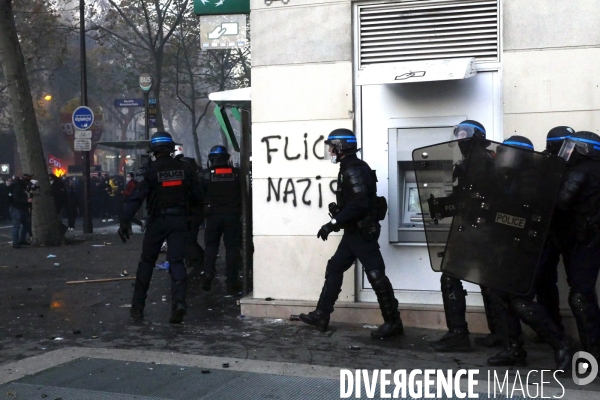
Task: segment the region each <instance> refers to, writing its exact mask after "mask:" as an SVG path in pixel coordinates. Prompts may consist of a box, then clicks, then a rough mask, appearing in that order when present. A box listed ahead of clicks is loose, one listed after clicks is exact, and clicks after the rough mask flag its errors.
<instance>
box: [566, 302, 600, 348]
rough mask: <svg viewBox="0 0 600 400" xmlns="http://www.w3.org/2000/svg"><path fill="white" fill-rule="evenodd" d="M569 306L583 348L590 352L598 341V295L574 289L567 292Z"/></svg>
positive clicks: (599, 312)
mask: <svg viewBox="0 0 600 400" xmlns="http://www.w3.org/2000/svg"><path fill="white" fill-rule="evenodd" d="M569 306H571V310H572V312H573V316H574V317H575V321H576V323H577V331H578V332H579V339H580V340H581V345H582V346H583V350H585V351H587V352H591V351H593V350H594V346H595V345H596V344H597V343H599V340H598V339H599V337H598V331H599V330H600V328H599V324H600V321H598V318H599V315H600V311H599V310H598V297H597V296H596V294H595V293H591V294H587V295H586V294H584V293H581V292H578V291H575V290H571V292H570V293H569Z"/></svg>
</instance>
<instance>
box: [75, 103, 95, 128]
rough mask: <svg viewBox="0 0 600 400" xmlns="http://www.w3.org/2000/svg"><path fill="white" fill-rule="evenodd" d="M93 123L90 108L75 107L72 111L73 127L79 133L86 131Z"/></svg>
mask: <svg viewBox="0 0 600 400" xmlns="http://www.w3.org/2000/svg"><path fill="white" fill-rule="evenodd" d="M93 123H94V112H93V111H92V109H91V108H89V107H86V106H81V107H77V108H76V109H75V111H73V125H75V129H77V130H80V131H87V130H89V129H90V128H91V127H92V124H93Z"/></svg>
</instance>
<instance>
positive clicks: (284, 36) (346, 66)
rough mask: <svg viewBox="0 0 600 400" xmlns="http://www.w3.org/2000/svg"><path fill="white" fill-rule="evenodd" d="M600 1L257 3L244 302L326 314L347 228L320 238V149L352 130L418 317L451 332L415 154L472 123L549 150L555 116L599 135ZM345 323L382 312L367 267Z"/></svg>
mask: <svg viewBox="0 0 600 400" xmlns="http://www.w3.org/2000/svg"><path fill="white" fill-rule="evenodd" d="M598 9H600V0H582V1H578V2H571V1H567V0H553V1H549V0H544V1H526V0H511V1H501V0H419V1H414V0H412V1H398V0H395V1H392V0H389V1H351V0H290V1H289V2H287V4H284V3H283V2H281V1H273V2H272V3H271V4H270V5H267V4H266V2H265V1H264V0H252V1H251V24H252V64H253V65H252V110H253V112H252V164H253V165H252V168H253V172H252V176H253V215H254V216H253V224H254V225H253V233H254V247H255V252H254V292H253V293H252V294H251V295H250V296H248V297H246V298H245V299H243V300H242V313H243V314H245V315H254V316H267V317H277V318H288V317H289V315H290V314H298V313H299V312H305V311H308V310H311V309H314V306H315V305H316V301H317V299H318V297H319V294H320V292H321V288H322V285H323V281H324V274H325V267H326V264H327V260H328V259H329V258H330V257H331V256H332V255H333V253H334V251H335V248H336V246H337V244H338V243H339V240H340V237H341V236H340V235H339V234H337V235H334V236H330V239H329V240H328V241H327V242H322V241H321V240H319V239H317V237H316V233H317V231H318V230H319V228H320V226H321V225H323V224H324V223H326V222H327V221H328V220H329V217H328V215H327V205H328V204H329V203H330V202H332V201H335V199H334V195H333V192H332V188H333V186H332V182H334V181H335V180H336V177H337V171H338V166H337V165H333V164H331V163H329V162H328V161H324V160H322V157H323V149H324V144H323V139H324V138H325V137H327V135H328V133H329V132H330V131H331V130H333V129H335V128H349V129H352V130H354V132H355V133H356V135H357V137H358V139H359V147H361V148H362V158H363V159H364V160H365V161H366V162H367V163H369V165H370V166H371V167H372V168H373V169H375V170H376V171H377V176H378V179H379V182H378V194H379V195H383V196H386V197H387V200H388V205H389V214H388V217H387V218H386V219H385V220H384V221H382V234H381V237H380V239H379V244H380V246H381V252H382V254H383V257H384V260H385V263H386V272H387V274H388V276H389V277H390V280H391V281H392V285H393V286H394V289H395V290H396V297H397V299H398V300H399V302H400V303H401V305H400V310H401V315H402V317H403V320H404V322H405V325H407V326H420V327H429V328H442V327H445V320H444V316H443V308H442V297H441V293H440V275H439V273H436V272H433V271H432V270H431V267H430V263H429V259H428V253H427V248H426V247H425V242H424V235H423V232H422V227H421V226H419V224H418V223H415V220H414V219H411V214H410V212H409V211H410V199H411V197H410V196H409V193H410V191H411V189H412V188H414V173H413V172H412V164H411V162H410V160H411V156H412V150H413V149H415V148H418V147H422V146H426V145H431V144H434V143H439V142H443V141H447V140H449V138H450V134H451V131H452V126H453V125H455V124H457V123H458V122H460V121H462V120H464V119H474V120H477V121H479V122H481V123H482V124H483V125H484V126H485V127H486V129H487V133H488V137H489V138H491V139H492V140H495V141H502V140H503V139H504V138H506V137H509V136H511V135H515V134H518V135H523V136H527V137H529V138H530V139H531V140H532V141H533V143H534V144H535V147H536V150H539V151H541V150H543V149H544V147H545V136H546V133H547V132H548V131H549V130H550V129H551V128H553V127H555V126H558V125H569V126H572V127H573V128H575V129H576V130H589V131H593V132H598V131H599V128H600V88H599V85H600V71H599V69H598V68H597V65H598V62H599V61H600V31H598V29H597V26H598V22H600V17H598V13H597V10H598ZM561 276H562V279H563V280H564V274H562V275H561ZM465 288H466V289H467V290H468V292H469V296H468V297H467V304H468V306H469V307H468V320H469V322H470V328H471V330H473V331H485V330H486V328H487V327H486V325H485V317H484V314H483V307H482V302H481V295H480V294H479V288H478V287H477V286H475V285H471V284H465ZM567 291H568V289H567V288H566V286H565V285H564V284H563V285H562V286H561V295H564V297H563V299H566V294H567ZM266 298H271V299H273V300H272V301H270V300H269V301H266V300H265V299H266ZM562 305H563V306H564V307H567V302H566V301H563V302H562ZM565 312H566V313H568V311H567V310H565ZM332 320H333V321H335V320H338V321H348V322H361V323H362V322H364V323H380V322H381V316H380V313H379V310H378V305H377V303H376V299H375V296H374V293H373V291H372V290H371V289H370V287H369V283H368V282H367V280H366V279H365V277H364V276H363V274H362V269H361V268H360V264H359V266H358V268H352V269H351V270H349V271H348V272H347V273H346V274H345V277H344V286H343V290H342V293H341V294H340V298H339V301H338V305H337V307H336V311H335V312H334V313H333V314H332Z"/></svg>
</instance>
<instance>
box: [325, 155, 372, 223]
mask: <svg viewBox="0 0 600 400" xmlns="http://www.w3.org/2000/svg"><path fill="white" fill-rule="evenodd" d="M376 182H377V180H376V178H375V171H373V170H372V169H371V168H370V167H369V165H368V164H367V163H366V162H364V161H363V160H361V159H359V158H358V157H356V154H352V155H348V156H345V157H344V158H342V159H341V160H340V172H339V173H338V180H337V189H336V201H337V205H338V207H339V209H340V212H339V213H338V214H336V215H335V216H334V217H335V220H336V221H337V223H338V224H340V225H342V226H344V227H345V228H346V229H347V228H352V227H355V226H356V223H357V222H358V221H359V220H360V219H362V218H364V217H365V216H366V215H367V214H369V213H370V212H376V210H375V197H376V196H377V184H376Z"/></svg>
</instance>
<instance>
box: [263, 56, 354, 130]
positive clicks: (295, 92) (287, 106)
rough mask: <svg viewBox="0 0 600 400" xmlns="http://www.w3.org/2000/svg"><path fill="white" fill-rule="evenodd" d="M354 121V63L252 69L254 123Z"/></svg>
mask: <svg viewBox="0 0 600 400" xmlns="http://www.w3.org/2000/svg"><path fill="white" fill-rule="evenodd" d="M352 117H353V104H352V63H351V62H350V61H344V62H337V63H329V64H308V65H297V66H296V65H287V66H271V67H257V68H252V122H272V121H299V120H302V121H304V120H322V119H327V120H331V119H347V118H352Z"/></svg>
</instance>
